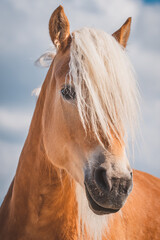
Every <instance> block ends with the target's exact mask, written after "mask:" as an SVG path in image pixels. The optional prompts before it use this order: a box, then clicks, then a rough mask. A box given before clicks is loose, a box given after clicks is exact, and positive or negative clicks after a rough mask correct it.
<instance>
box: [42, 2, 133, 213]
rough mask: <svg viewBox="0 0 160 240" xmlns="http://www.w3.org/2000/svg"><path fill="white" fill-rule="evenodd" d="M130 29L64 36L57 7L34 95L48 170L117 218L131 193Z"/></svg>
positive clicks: (65, 27)
mask: <svg viewBox="0 0 160 240" xmlns="http://www.w3.org/2000/svg"><path fill="white" fill-rule="evenodd" d="M130 22H131V19H128V20H127V21H126V22H125V24H124V25H123V26H122V27H121V28H120V29H119V30H118V31H117V32H115V33H114V34H113V36H109V35H108V34H106V33H104V32H102V31H97V30H94V29H88V28H84V29H82V30H79V31H76V32H73V33H72V34H70V32H69V22H68V19H67V17H66V16H65V14H64V11H63V8H62V7H61V6H60V7H58V8H57V9H56V10H55V11H54V12H53V14H52V16H51V18H50V22H49V31H50V36H51V39H52V41H53V43H54V45H55V46H56V48H57V54H56V55H55V57H54V59H53V62H52V64H51V66H50V69H49V72H48V74H47V78H46V81H45V83H44V85H46V91H45V93H44V91H43V88H42V91H41V94H45V105H44V115H43V116H44V119H43V129H44V144H45V148H46V152H47V154H48V157H49V159H50V160H51V161H52V163H53V164H54V165H56V166H57V167H59V168H62V169H65V170H67V171H68V173H69V174H70V175H71V176H72V177H73V178H74V179H75V181H76V182H78V183H79V184H80V185H81V186H82V187H83V188H84V189H85V192H86V197H87V199H88V202H89V206H90V208H91V209H92V210H93V212H95V213H96V214H106V213H114V212H117V211H118V210H119V209H120V208H121V207H122V206H123V204H124V202H125V200H126V198H127V196H128V195H129V193H130V192H131V189H132V170H131V167H130V165H129V162H128V159H127V157H126V153H125V137H126V126H127V127H128V126H129V125H130V123H132V122H133V121H134V120H135V109H136V104H137V102H136V86H135V81H134V78H133V76H132V73H131V70H130V69H131V68H130V65H129V61H128V59H127V57H126V55H125V51H124V49H123V48H124V47H125V46H126V43H127V40H128V37H129V32H130ZM115 39H116V40H115ZM118 42H119V43H118ZM44 88H45V87H44Z"/></svg>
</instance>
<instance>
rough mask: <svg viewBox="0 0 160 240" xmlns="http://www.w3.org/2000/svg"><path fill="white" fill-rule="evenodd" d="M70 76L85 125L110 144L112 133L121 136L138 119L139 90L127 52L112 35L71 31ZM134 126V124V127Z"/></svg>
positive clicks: (101, 32) (91, 30) (97, 31)
mask: <svg viewBox="0 0 160 240" xmlns="http://www.w3.org/2000/svg"><path fill="white" fill-rule="evenodd" d="M69 66H70V72H69V75H70V78H71V80H72V81H73V84H74V86H75V90H76V96H77V106H78V110H79V114H80V118H81V121H82V123H83V126H84V128H86V127H87V126H89V127H92V130H93V132H94V133H95V135H96V137H97V138H98V139H99V141H100V142H101V143H102V141H101V137H100V134H102V133H103V135H104V136H105V138H107V139H108V141H109V143H111V140H112V137H111V134H110V133H111V132H112V133H114V134H115V135H116V137H118V138H119V139H122V138H123V134H124V132H125V133H126V132H127V131H128V130H129V129H130V132H131V135H133V129H135V123H136V122H137V109H138V91H137V86H136V81H135V78H134V74H133V68H132V66H131V64H130V62H129V59H128V57H127V55H126V52H125V50H124V49H122V47H121V46H120V44H118V43H117V41H116V40H115V39H114V38H113V37H112V36H110V35H109V34H107V33H105V32H103V31H99V30H95V29H91V28H82V29H81V30H79V31H76V32H74V33H73V34H72V43H71V49H70V65H69ZM133 125H134V126H133Z"/></svg>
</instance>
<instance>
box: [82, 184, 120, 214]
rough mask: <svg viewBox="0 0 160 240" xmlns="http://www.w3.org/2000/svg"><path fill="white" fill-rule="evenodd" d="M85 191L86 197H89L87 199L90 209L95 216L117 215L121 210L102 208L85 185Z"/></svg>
mask: <svg viewBox="0 0 160 240" xmlns="http://www.w3.org/2000/svg"><path fill="white" fill-rule="evenodd" d="M85 190H86V196H87V199H88V203H89V207H90V209H91V210H92V211H93V212H94V213H95V214H97V215H104V214H111V213H116V212H118V211H119V210H120V208H119V209H112V208H104V207H102V206H101V205H99V204H98V203H97V202H96V201H95V200H94V199H93V197H92V196H91V195H90V193H89V191H88V189H87V187H86V185H85Z"/></svg>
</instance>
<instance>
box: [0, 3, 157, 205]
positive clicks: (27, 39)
mask: <svg viewBox="0 0 160 240" xmlns="http://www.w3.org/2000/svg"><path fill="white" fill-rule="evenodd" d="M158 2H160V1H147V0H145V1H140V0H107V1H106V0H100V1H99V0H81V1H78V0H75V1H74V0H66V1H52V0H46V1H43V0H39V1H32V0H1V1H0V18H1V19H0V34H1V38H0V52H1V58H0V73H1V75H0V166H1V168H0V202H1V201H2V199H3V197H4V195H5V193H6V191H7V189H8V187H9V184H10V182H11V180H12V178H13V176H14V174H15V171H16V166H17V163H18V158H19V155H20V152H21V149H22V147H23V144H24V141H25V138H26V136H27V132H28V128H29V124H30V120H31V117H32V114H33V111H34V107H35V102H36V99H35V97H32V96H31V92H32V90H33V89H34V88H36V87H39V86H40V85H41V84H42V82H43V80H44V78H45V75H46V72H47V69H42V68H36V67H35V66H34V61H35V60H36V59H37V58H38V57H39V56H40V55H41V54H42V53H44V52H45V51H46V50H47V49H48V48H49V47H50V46H51V41H50V38H49V33H48V21H49V18H50V15H51V13H52V12H53V10H54V9H55V8H56V7H57V6H58V5H59V4H60V3H61V4H62V5H63V6H64V8H65V12H66V14H67V16H68V18H69V21H70V24H71V30H74V29H77V28H80V27H83V26H89V27H95V28H99V29H103V30H105V31H106V32H109V33H113V32H114V31H115V30H117V29H118V28H119V27H120V26H121V25H122V24H123V23H124V21H125V20H126V19H127V18H128V17H129V16H132V29H131V30H132V31H131V36H130V39H129V42H128V47H127V52H128V55H129V56H130V58H131V61H132V63H133V65H134V68H135V71H136V73H137V79H138V82H139V86H140V92H141V95H142V101H141V109H142V121H141V135H142V138H140V140H139V141H137V147H136V149H135V160H134V163H132V165H133V167H135V168H137V169H140V170H143V171H146V172H149V173H151V174H154V175H156V176H160V159H159V158H160V157H159V156H160V140H159V134H160V132H159V131H160V81H159V79H160V68H159V63H160V31H159V26H160V14H159V13H160V3H158Z"/></svg>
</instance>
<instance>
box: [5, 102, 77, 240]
mask: <svg viewBox="0 0 160 240" xmlns="http://www.w3.org/2000/svg"><path fill="white" fill-rule="evenodd" d="M42 108H43V99H39V100H38V103H37V106H36V110H35V113H34V116H33V119H32V123H31V127H30V131H29V134H28V137H27V140H26V142H25V145H24V148H23V150H22V153H21V156H20V160H19V164H18V168H17V172H16V175H15V178H14V180H13V183H12V185H11V187H10V189H9V191H8V194H7V196H6V198H5V200H4V202H3V204H2V207H1V210H0V232H1V233H2V234H4V236H3V239H21V237H22V236H23V239H66V240H67V239H71V236H74V235H75V234H76V232H75V231H76V229H77V226H76V224H77V221H76V218H77V205H76V200H75V184H74V182H73V180H71V179H70V176H69V175H68V174H67V173H66V172H65V171H64V170H62V171H61V172H60V170H59V169H58V168H56V167H54V166H53V165H52V164H51V163H50V162H49V160H48V158H47V155H46V153H45V148H44V144H43V133H42V129H41V128H42V127H41V126H42V124H41V117H42V113H43V109H42ZM6 235H7V237H6Z"/></svg>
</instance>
